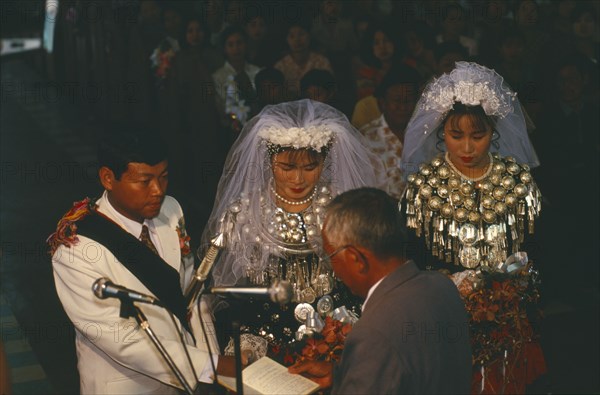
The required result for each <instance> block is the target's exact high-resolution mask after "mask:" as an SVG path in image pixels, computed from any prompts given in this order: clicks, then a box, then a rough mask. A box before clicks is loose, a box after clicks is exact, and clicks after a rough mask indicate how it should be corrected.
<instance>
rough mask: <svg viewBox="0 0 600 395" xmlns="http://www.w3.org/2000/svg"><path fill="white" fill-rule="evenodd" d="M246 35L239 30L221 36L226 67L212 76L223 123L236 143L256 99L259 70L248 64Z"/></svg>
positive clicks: (234, 29) (233, 27) (238, 28)
mask: <svg viewBox="0 0 600 395" xmlns="http://www.w3.org/2000/svg"><path fill="white" fill-rule="evenodd" d="M246 42H247V38H246V33H245V32H244V30H243V29H242V28H240V27H237V26H229V27H227V28H226V29H225V30H224V31H223V33H222V35H221V43H222V48H223V54H224V55H225V65H223V67H221V68H220V69H218V70H217V71H215V72H214V73H213V75H212V77H213V80H214V83H215V90H216V100H217V107H218V109H219V112H220V115H221V119H222V123H223V125H224V127H225V128H226V129H228V130H229V134H230V136H229V137H230V138H231V139H234V138H235V137H236V136H237V134H238V133H239V132H240V130H241V128H242V127H243V126H244V124H245V123H246V121H247V120H248V119H249V116H250V114H251V110H252V109H251V107H250V105H251V102H252V101H254V98H255V96H256V93H255V85H254V78H255V77H256V74H257V73H258V72H259V71H260V67H258V66H255V65H253V64H251V63H248V62H247V61H246Z"/></svg>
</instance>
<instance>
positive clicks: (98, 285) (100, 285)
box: [92, 277, 110, 299]
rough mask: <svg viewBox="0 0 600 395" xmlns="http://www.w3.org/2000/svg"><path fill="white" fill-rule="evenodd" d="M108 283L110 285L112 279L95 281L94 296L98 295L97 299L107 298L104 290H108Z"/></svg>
mask: <svg viewBox="0 0 600 395" xmlns="http://www.w3.org/2000/svg"><path fill="white" fill-rule="evenodd" d="M107 283H110V279H108V278H106V277H100V278H99V279H97V280H96V281H94V284H92V291H93V292H94V295H96V297H97V298H99V299H106V298H107V296H106V295H105V294H104V289H105V288H106V284H107Z"/></svg>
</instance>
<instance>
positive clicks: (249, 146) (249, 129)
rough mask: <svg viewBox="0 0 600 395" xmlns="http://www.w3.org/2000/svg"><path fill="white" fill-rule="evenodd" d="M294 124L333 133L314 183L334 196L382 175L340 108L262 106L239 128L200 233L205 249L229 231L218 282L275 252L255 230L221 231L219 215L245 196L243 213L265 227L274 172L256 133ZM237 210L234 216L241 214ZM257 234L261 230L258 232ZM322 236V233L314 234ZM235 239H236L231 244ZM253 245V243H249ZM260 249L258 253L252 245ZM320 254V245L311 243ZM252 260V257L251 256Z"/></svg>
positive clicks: (231, 280) (216, 271) (305, 103)
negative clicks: (263, 203) (264, 212)
mask: <svg viewBox="0 0 600 395" xmlns="http://www.w3.org/2000/svg"><path fill="white" fill-rule="evenodd" d="M294 128H303V129H311V130H314V128H322V129H324V130H329V131H331V132H333V139H332V142H331V144H330V146H329V150H328V153H327V156H326V158H325V162H324V166H323V171H322V173H321V177H320V180H319V184H318V185H321V186H322V185H326V186H328V187H329V190H330V191H331V195H332V196H335V195H337V194H339V193H341V192H344V191H346V190H349V189H353V188H359V187H363V186H376V185H379V183H380V179H379V177H381V174H382V170H381V169H382V164H381V160H380V159H379V158H378V157H377V156H375V155H373V154H372V153H370V151H369V149H368V148H367V147H368V146H367V144H366V142H365V141H364V139H363V137H362V135H361V134H360V133H359V132H358V131H357V130H356V129H355V128H354V127H353V126H352V125H351V124H350V122H349V121H348V119H347V118H346V116H345V115H344V114H343V113H341V112H340V111H338V110H336V109H334V108H333V107H330V106H328V105H326V104H323V103H320V102H315V101H311V100H299V101H294V102H288V103H282V104H277V105H271V106H267V107H265V108H264V109H263V110H262V111H261V112H260V113H259V114H258V115H257V116H255V117H254V118H252V119H251V120H250V121H248V123H246V125H245V126H244V128H243V129H242V131H241V133H240V135H239V136H238V138H237V140H236V141H235V143H234V144H233V146H232V147H231V150H230V151H229V154H228V156H227V159H226V161H225V167H224V170H223V175H222V176H221V180H220V182H219V186H218V189H217V194H216V198H215V205H214V207H213V211H212V214H211V216H210V218H209V222H208V224H207V226H206V228H205V230H204V234H203V235H202V243H201V251H202V250H204V251H206V247H207V246H208V244H209V243H210V239H211V238H213V237H214V236H215V235H216V234H218V233H220V232H225V233H228V234H230V236H231V237H230V239H231V238H235V240H228V241H226V243H227V244H228V245H227V246H226V247H225V248H224V249H223V250H222V251H221V254H220V255H219V257H218V259H217V261H216V262H215V263H214V265H213V269H212V275H213V280H214V283H215V284H216V285H223V286H225V285H234V284H236V283H238V282H239V280H240V279H241V278H242V277H244V276H245V272H244V269H245V265H246V263H247V261H248V259H250V258H249V256H248V255H249V253H250V251H251V250H253V252H252V253H251V255H253V256H254V257H256V256H258V257H260V258H259V262H254V263H253V266H254V267H256V268H257V269H259V270H260V269H261V268H262V269H264V268H265V267H266V266H267V260H268V259H269V256H270V255H271V256H272V255H273V254H275V255H277V254H279V253H280V252H278V250H277V249H273V248H270V246H269V245H268V243H264V242H260V241H259V242H257V239H256V237H257V236H258V235H257V234H253V233H248V232H245V231H244V230H243V229H238V228H239V227H238V228H234V229H224V228H223V226H222V225H221V224H222V221H221V220H222V219H223V218H224V217H225V215H226V214H227V212H228V209H229V208H230V207H231V205H232V204H234V203H235V202H238V201H240V199H241V200H244V204H243V205H242V206H244V207H248V209H247V211H248V212H246V213H241V212H240V214H242V215H246V216H249V217H250V220H251V221H252V222H253V223H254V224H256V226H258V227H263V226H264V227H266V224H265V223H264V222H265V219H264V218H261V199H271V201H272V197H271V194H270V193H268V192H267V191H268V190H269V186H270V183H271V182H272V181H271V180H272V178H273V173H272V169H271V163H270V157H269V152H268V150H267V144H266V143H265V141H264V140H263V138H261V137H260V136H259V132H260V131H261V130H266V129H271V130H272V129H277V130H279V131H281V133H283V134H285V133H286V131H289V130H292V131H293V132H294V133H297V132H298V130H297V129H294ZM240 214H238V218H239V215H240ZM259 233H261V232H260V230H259ZM318 239H320V237H318ZM233 241H235V243H234V242H233ZM250 246H251V247H250ZM257 248H258V249H261V251H259V253H258V254H256V251H255V250H256V249H257ZM311 248H312V249H313V250H314V251H315V252H316V253H317V254H320V253H322V251H320V250H321V247H320V245H318V246H317V245H314V246H311ZM254 259H256V258H254Z"/></svg>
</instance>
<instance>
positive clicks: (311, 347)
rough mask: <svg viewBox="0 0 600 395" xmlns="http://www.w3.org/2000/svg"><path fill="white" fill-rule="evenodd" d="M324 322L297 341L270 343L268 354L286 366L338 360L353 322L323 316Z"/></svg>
mask: <svg viewBox="0 0 600 395" xmlns="http://www.w3.org/2000/svg"><path fill="white" fill-rule="evenodd" d="M324 323H325V325H324V326H323V329H322V330H321V331H320V332H317V331H315V332H312V333H311V334H310V335H307V336H304V337H303V338H301V339H300V340H299V341H297V342H294V343H291V344H285V345H272V346H271V348H270V350H269V355H270V356H272V357H273V358H275V359H277V360H279V361H280V362H282V363H283V364H284V365H286V366H290V365H293V364H294V363H296V362H302V361H326V362H331V361H339V359H340V358H341V356H342V351H343V350H344V343H345V341H346V337H347V336H348V333H350V330H352V324H353V323H352V322H346V323H344V322H342V321H339V320H337V319H335V318H332V317H325V321H324Z"/></svg>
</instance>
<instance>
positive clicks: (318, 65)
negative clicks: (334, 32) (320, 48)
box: [275, 20, 333, 100]
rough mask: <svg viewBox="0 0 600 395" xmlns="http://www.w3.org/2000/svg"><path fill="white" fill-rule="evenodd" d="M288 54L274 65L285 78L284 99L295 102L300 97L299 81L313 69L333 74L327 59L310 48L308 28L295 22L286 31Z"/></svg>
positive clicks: (306, 25)
mask: <svg viewBox="0 0 600 395" xmlns="http://www.w3.org/2000/svg"><path fill="white" fill-rule="evenodd" d="M286 40H287V45H288V54H287V55H285V56H284V57H283V58H282V59H281V60H279V61H278V62H277V63H275V68H276V69H278V70H279V71H281V72H282V73H283V76H284V77H285V90H286V98H287V99H288V100H295V99H298V98H299V97H300V80H301V79H302V77H303V76H304V74H306V73H308V72H309V71H310V70H313V69H321V70H328V71H331V72H333V70H332V68H331V63H330V62H329V59H327V58H326V57H325V56H323V55H321V54H318V53H317V52H315V51H313V50H312V48H311V37H310V27H309V25H308V24H306V23H303V22H302V21H300V20H295V21H294V22H293V23H291V24H290V25H289V26H288V29H287V37H286Z"/></svg>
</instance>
